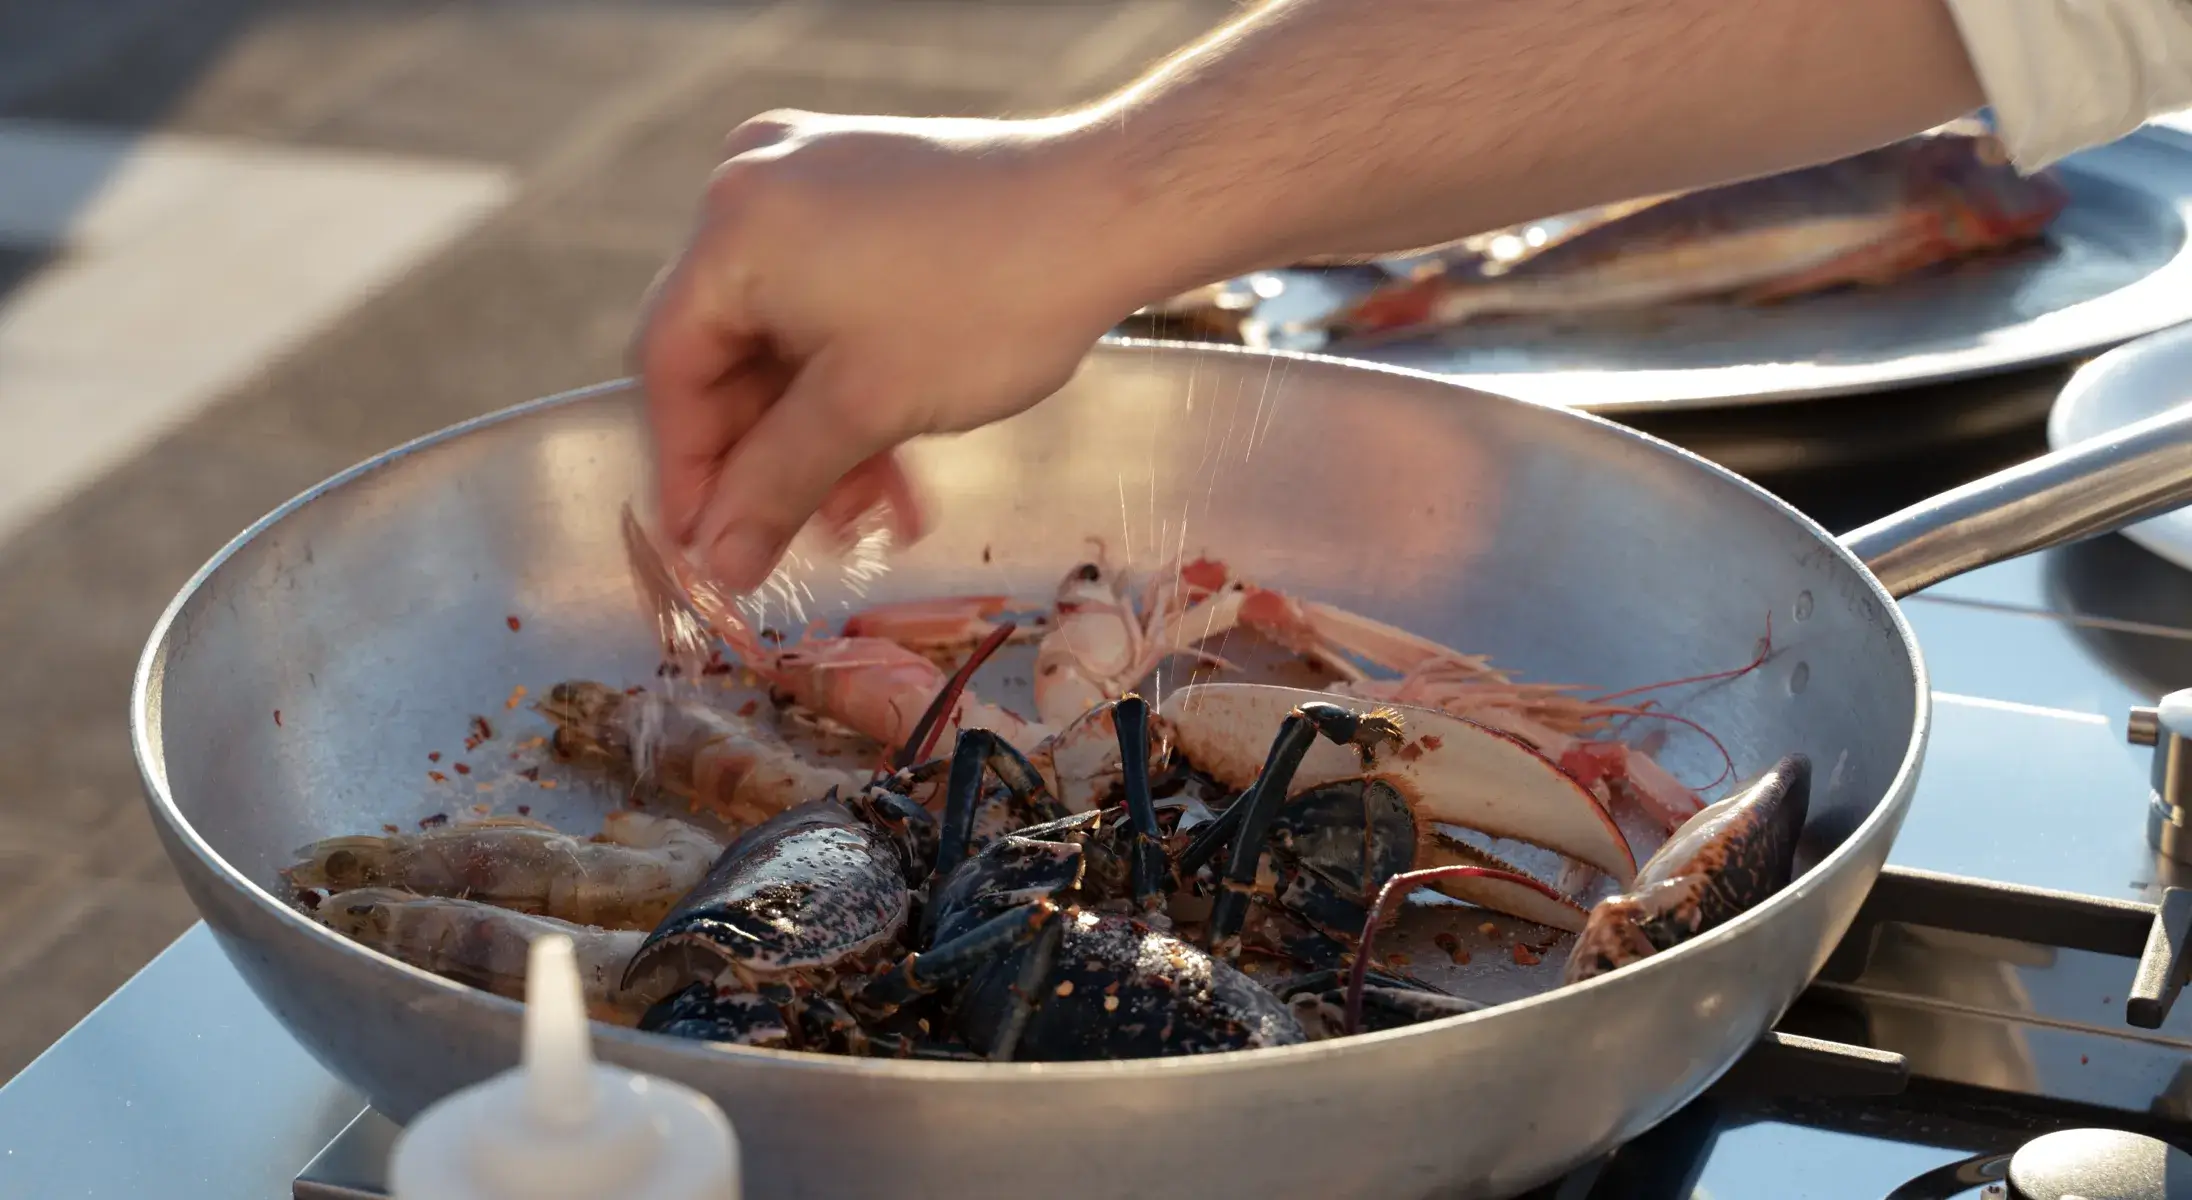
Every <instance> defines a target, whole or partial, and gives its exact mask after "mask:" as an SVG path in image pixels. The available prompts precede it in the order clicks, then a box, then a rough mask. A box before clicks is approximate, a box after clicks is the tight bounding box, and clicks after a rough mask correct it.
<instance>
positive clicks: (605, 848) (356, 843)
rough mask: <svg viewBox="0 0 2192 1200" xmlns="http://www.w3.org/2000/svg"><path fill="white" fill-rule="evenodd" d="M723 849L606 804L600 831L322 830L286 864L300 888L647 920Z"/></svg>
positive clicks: (613, 924)
mask: <svg viewBox="0 0 2192 1200" xmlns="http://www.w3.org/2000/svg"><path fill="white" fill-rule="evenodd" d="M721 851H722V846H721V845H720V844H719V843H718V842H717V841H716V840H715V839H714V838H713V837H711V836H709V835H708V834H707V833H706V832H705V831H704V830H701V829H698V828H696V827H694V826H692V825H688V824H686V823H685V822H683V821H675V820H671V819H669V818H666V817H653V816H648V815H646V814H644V813H636V812H618V813H612V814H610V815H609V816H608V818H607V819H605V820H604V821H603V823H602V832H601V834H600V836H599V837H597V838H583V837H578V836H575V835H572V834H568V833H563V832H561V831H559V830H557V829H555V828H554V827H552V826H549V825H544V824H541V823H539V822H537V821H530V820H525V819H522V818H515V817H491V818H487V819H485V820H481V821H474V822H465V823H460V824H452V825H445V826H442V827H440V828H436V829H429V830H425V831H423V832H420V833H408V834H391V835H389V836H386V837H367V836H358V837H335V838H327V839H325V840H322V841H318V842H314V843H313V844H312V845H310V846H306V847H305V848H304V849H302V850H300V851H298V854H299V856H300V857H301V858H302V859H303V861H302V862H299V863H298V864H297V865H295V866H292V867H290V868H289V869H288V870H287V871H285V872H284V874H285V875H286V876H287V878H288V880H289V882H290V884H291V885H292V886H293V887H298V888H324V889H327V890H329V891H334V892H347V891H352V890H354V889H358V888H379V887H391V888H400V889H402V890H403V891H405V892H410V893H415V894H419V895H423V896H440V897H465V898H468V899H471V900H477V901H480V902H483V903H486V904H492V905H495V906H498V907H500V908H507V909H513V910H516V911H520V912H526V913H537V914H545V915H548V916H552V917H556V918H559V919H561V920H565V921H572V922H576V923H579V924H583V925H598V926H603V927H606V928H612V929H644V928H646V927H648V926H650V925H652V924H654V923H655V922H656V921H658V920H660V919H661V917H662V914H663V913H665V912H668V911H669V908H670V905H671V904H673V903H675V902H676V900H677V898H678V897H679V896H681V895H683V894H684V893H685V892H686V890H687V889H689V888H691V887H692V886H693V884H694V883H695V882H697V881H698V880H699V879H700V877H701V875H702V873H704V872H705V871H706V870H707V869H708V864H709V863H710V862H712V861H714V859H715V856H716V855H717V854H718V853H720V852H721ZM521 957H522V956H521Z"/></svg>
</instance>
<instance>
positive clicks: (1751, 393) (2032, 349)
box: [1257, 114, 2192, 413]
mask: <svg viewBox="0 0 2192 1200" xmlns="http://www.w3.org/2000/svg"><path fill="white" fill-rule="evenodd" d="M2059 169H2060V171H2061V173H2062V175H2063V178H2064V182H2065V184H2066V185H2067V186H2068V187H2069V189H2070V192H2071V197H2072V198H2071V204H2070V207H2069V208H2068V209H2067V210H2066V211H2065V212H2064V213H2063V215H2062V216H2061V217H2060V218H2058V219H2057V221H2056V223H2055V225H2054V227H2053V228H2052V229H2051V230H2050V231H2049V232H2050V241H2049V243H2048V244H2047V245H2045V246H2040V247H2033V248H2031V249H2028V250H2022V251H2017V252H2013V253H2011V254H2008V255H2005V256H2001V257H1999V258H1994V259H1990V260H1980V261H1974V262H1968V263H1963V264H1959V265H1957V266H1954V267H1951V268H1948V269H1946V270H1942V271H1939V272H1934V273H1928V274H1926V275H1924V276H1921V277H1919V278H1916V279H1913V280H1910V281H1908V282H1906V283H1903V284H1900V285H1898V286H1896V287H1893V288H1887V289H1875V290H1861V291H1860V290H1851V291H1846V292H1840V293H1834V294H1829V295H1823V296H1816V297H1811V298H1807V299H1803V300H1798V301H1792V302H1790V303H1787V304H1783V305H1779V306H1772V307H1757V308H1750V307H1737V306H1733V305H1725V304H1695V305H1686V306H1680V307H1670V308H1666V309H1660V310H1655V311H1652V312H1650V313H1646V314H1636V315H1623V316H1621V317H1618V318H1612V319H1594V320H1591V321H1588V322H1580V321H1579V322H1570V323H1566V324H1555V323H1553V322H1550V321H1540V320H1532V319H1509V320H1502V321H1497V322H1487V323H1485V324H1483V325H1479V326H1474V327H1467V328H1463V329H1457V330H1452V331H1449V332H1446V333H1443V334H1439V335H1434V336H1432V337H1428V338H1424V339H1419V340H1416V341H1411V342H1407V343H1396V344H1392V345H1386V346H1378V347H1374V348H1365V349H1363V350H1360V351H1348V350H1346V349H1345V348H1344V347H1341V348H1324V347H1321V346H1318V345H1314V344H1296V343H1291V342H1285V341H1282V342H1280V343H1278V344H1279V345H1280V346H1281V347H1283V348H1287V349H1295V350H1307V351H1311V352H1315V353H1319V354H1327V355H1331V356H1333V357H1339V358H1353V359H1358V360H1361V361H1367V362H1378V363H1387V364H1391V365H1395V366H1402V367H1409V368H1413V369H1415V370H1420V371H1428V372H1431V373H1434V374H1438V375H1443V376H1446V377H1447V378H1449V379H1452V380H1453V381H1454V382H1456V383H1461V384H1466V385H1467V386H1470V387H1474V388H1479V389H1482V390H1484V391H1490V392H1498V393H1501V394H1504V395H1509V396H1514V397H1516V398H1518V399H1523V400H1531V401H1535V402H1539V403H1546V404H1556V405H1562V406H1566V407H1571V408H1577V409H1581V410H1584V411H1588V412H1598V413H1623V412H1643V411H1674V410H1680V409H1710V408H1727V407H1735V406H1745V405H1757V404H1768V403H1777V402H1785V401H1790V400H1799V399H1808V398H1816V397H1823V396H1837V395H1848V394H1852V393H1859V392H1873V391H1882V390H1887V389H1891V388H1898V387H1907V386H1911V385H1916V384H1926V383H1939V382H1943V381H1947V380H1952V379H1960V378H1968V377H1972V376H1977V375H1985V374H1991V373H1994V372H2000V371H2008V370H2013V369H2017V368H2027V367H2034V366H2040V365H2044V364H2048V363H2054V362H2061V361H2064V360H2067V359H2074V358H2079V357H2082V356H2086V355H2090V354H2094V353H2098V352H2100V351H2102V350H2106V349H2108V348H2110V347H2112V346H2115V345H2117V344H2119V343H2121V342H2124V341H2128V340H2130V339H2132V338H2135V337H2139V336H2142V335H2144V334H2148V333H2152V332H2155V331H2157V330H2160V329H2165V328H2168V327H2169V326H2172V325H2176V324H2179V323H2182V322H2185V321H2192V241H2188V239H2187V236H2186V230H2187V228H2188V227H2192V115H2187V114H2177V115H2175V116H2173V117H2172V118H2169V119H2168V120H2167V121H2166V122H2156V123H2153V124H2149V125H2147V126H2145V127H2144V128H2142V129H2140V130H2138V131H2137V132H2135V133H2133V134H2131V135H2129V136H2128V137H2125V138H2123V139H2121V140H2119V141H2117V142H2114V143H2112V144H2109V145H2106V146H2102V147H2098V148H2096V149H2093V150H2088V151H2085V152H2083V153H2080V154H2077V155H2074V156H2072V157H2070V158H2069V159H2066V160H2065V161H2064V162H2063V163H2062V164H2060V167H2059ZM1270 274H1273V275H1275V276H1277V277H1278V279H1279V280H1280V281H1281V282H1282V283H1283V284H1284V290H1283V291H1281V292H1280V294H1279V295H1277V296H1275V297H1272V298H1269V299H1267V300H1265V301H1263V302H1262V304H1260V305H1259V306H1258V309H1257V315H1258V316H1259V317H1262V318H1264V319H1266V320H1268V321H1270V322H1271V323H1272V325H1273V326H1275V327H1276V326H1279V325H1283V324H1284V323H1285V322H1287V321H1290V320H1297V319H1300V318H1301V317H1303V316H1307V315H1312V314H1315V313H1319V312H1323V311H1326V310H1327V309H1328V308H1329V307H1330V306H1331V305H1333V304H1334V303H1336V302H1338V301H1339V300H1340V299H1341V298H1342V297H1343V296H1345V295H1348V294H1351V285H1350V284H1349V283H1348V282H1347V281H1348V279H1349V278H1350V276H1349V275H1348V274H1347V273H1345V272H1306V271H1280V272H1271V273H1270ZM1355 278H1357V279H1358V280H1359V279H1360V278H1361V277H1360V276H1356V277H1355ZM1352 286H1359V284H1357V285H1352Z"/></svg>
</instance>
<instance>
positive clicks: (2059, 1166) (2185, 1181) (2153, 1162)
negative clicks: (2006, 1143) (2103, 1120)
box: [2009, 1129, 2192, 1200]
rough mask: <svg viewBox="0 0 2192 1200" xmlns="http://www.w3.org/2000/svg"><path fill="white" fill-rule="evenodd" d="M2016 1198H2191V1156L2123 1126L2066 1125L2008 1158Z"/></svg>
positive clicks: (2057, 1199)
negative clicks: (2079, 1126)
mask: <svg viewBox="0 0 2192 1200" xmlns="http://www.w3.org/2000/svg"><path fill="white" fill-rule="evenodd" d="M2009 1194H2010V1196H2012V1197H2014V1198H2015V1200H2183V1198H2185V1197H2192V1155H2188V1154H2186V1153H2185V1152H2184V1151H2182V1150H2179V1149H2177V1148H2176V1147H2175V1146H2172V1145H2170V1144H2169V1143H2167V1142H2164V1141H2158V1140H2156V1139H2154V1138H2150V1137H2144V1136H2141V1135H2139V1134H2136V1133H2126V1132H2124V1131H2122V1130H2120V1129H2064V1130H2059V1131H2057V1132H2055V1133H2050V1134H2045V1135H2042V1136H2040V1137H2036V1138H2034V1139H2032V1140H2031V1141H2029V1142H2026V1143H2025V1144H2024V1145H2023V1146H2020V1147H2018V1149H2017V1152H2016V1153H2015V1154H2013V1155H2011V1156H2010V1158H2009Z"/></svg>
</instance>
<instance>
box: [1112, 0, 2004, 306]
mask: <svg viewBox="0 0 2192 1200" xmlns="http://www.w3.org/2000/svg"><path fill="white" fill-rule="evenodd" d="M1982 102H1983V101H1982V97H1981V93H1980V89H1979V85H1978V83H1977V81H1976V80H1975V78H1974V77H1973V74H1972V69H1971V66H1970V63H1969V61H1968V59H1967V57H1966V55H1965V52H1964V48H1963V44H1962V42H1961V41H1960V39H1959V37H1958V33H1957V29H1956V26H1955V24H1954V23H1953V22H1952V21H1951V20H1950V18H1949V15H1948V13H1947V11H1946V10H1945V9H1944V8H1943V7H1942V5H1941V3H1940V2H1939V0H1833V2H1832V3H1820V2H1819V0H1374V2H1373V0H1278V2H1277V3H1274V4H1271V5H1269V6H1268V7H1265V8H1263V9H1261V10H1259V11H1257V12H1256V13H1254V14H1252V15H1250V16H1249V17H1247V18H1245V19H1243V20H1242V21H1240V22H1237V23H1235V24H1234V25H1232V26H1230V27H1228V28H1226V29H1223V30H1220V31H1219V32H1217V33H1216V34H1214V35H1212V36H1211V37H1210V38H1208V39H1206V40H1205V41H1203V42H1202V43H1200V44H1198V45H1197V46H1195V47H1192V48H1190V49H1189V50H1187V51H1184V52H1183V53H1181V54H1180V55H1178V56H1175V57H1174V58H1173V59H1172V60H1170V61H1169V62H1167V63H1166V64H1165V65H1163V66H1162V67H1160V68H1159V69H1158V70H1156V71H1155V72H1153V73H1152V74H1151V75H1150V76H1148V77H1146V78H1145V79H1144V80H1143V81H1142V82H1140V83H1138V84H1137V85H1135V86H1134V87H1132V88H1130V89H1128V90H1127V91H1125V92H1123V93H1121V94H1119V95H1117V96H1115V97H1113V98H1111V99H1110V100H1107V101H1106V102H1104V103H1103V104H1101V105H1099V106H1097V107H1096V108H1094V109H1091V110H1088V111H1087V112H1085V113H1083V114H1080V115H1079V117H1078V119H1079V120H1080V121H1081V122H1082V126H1081V127H1082V128H1083V130H1084V135H1083V140H1084V141H1085V142H1086V143H1087V144H1089V145H1090V146H1091V147H1092V148H1093V153H1092V154H1091V158H1092V159H1093V160H1096V161H1101V162H1104V163H1106V164H1108V167H1109V170H1110V173H1111V180H1110V186H1114V187H1118V188H1120V189H1122V190H1123V193H1124V199H1125V201H1126V205H1127V211H1130V212H1132V213H1133V214H1135V215H1134V216H1133V217H1132V218H1131V220H1130V221H1129V222H1127V223H1128V224H1130V225H1131V226H1132V228H1133V232H1134V234H1135V237H1136V238H1137V239H1138V240H1139V241H1140V242H1141V243H1143V244H1144V245H1147V246H1148V247H1149V249H1148V250H1147V251H1145V252H1142V253H1138V254H1136V255H1135V257H1136V259H1137V260H1138V261H1142V262H1148V263H1151V264H1162V266H1161V267H1157V266H1153V267H1152V269H1151V273H1150V274H1151V277H1150V278H1148V279H1147V280H1146V281H1144V284H1143V286H1144V287H1145V288H1146V289H1154V290H1160V291H1161V290H1170V289H1175V288H1180V287H1186V286H1192V285H1194V284H1196V283H1201V282H1206V281H1208V280H1211V279H1217V278H1224V277H1228V276H1232V275H1236V274H1239V273H1241V272H1244V271H1248V270H1253V269H1256V268H1260V267H1270V266H1277V265H1282V264H1284V263H1286V262H1289V261H1295V260H1298V259H1301V258H1304V257H1308V256H1311V255H1327V254H1369V253H1375V252H1380V251H1393V250H1401V249H1407V248H1411V247H1416V246H1423V245H1429V244H1434V243H1437V242H1442V241H1446V240H1450V239H1452V238H1455V237H1460V236H1465V235H1468V234H1471V233H1477V232H1481V231H1483V230H1486V229H1491V228H1496V227H1499V226H1502V225H1505V224H1509V223H1511V222H1515V221H1520V220H1527V219H1529V218H1532V217H1540V216H1546V215H1550V214H1553V213H1558V212H1565V211H1569V210H1573V209H1577V208H1582V207H1586V206H1588V205H1592V204H1598V203H1604V202H1608V201H1612V200H1619V199H1626V198H1630V197H1634V196H1642V195H1649V194H1652V193H1655V192H1660V191H1669V190H1676V189H1683V188H1691V187H1698V186H1704V185H1708V184H1712V183H1718V182H1723V181H1726V180H1729V179H1734V178H1741V177H1747V176H1752V175H1758V174H1764V173H1768V172H1772V171H1778V170H1784V169H1788V168H1792V167H1796V166H1801V165H1806V164H1809V163H1813V162H1820V161H1824V160H1827V159H1830V158H1835V157H1839V156H1841V155H1844V154H1850V153H1855V152H1857V151H1860V150H1863V149H1866V148H1869V147H1871V146H1875V145H1879V144H1882V143H1885V142H1888V141H1893V140H1895V139H1897V138H1900V137H1904V136H1907V135H1909V134H1913V133H1917V132H1919V131H1921V130H1924V129H1927V128H1930V127H1931V126H1933V125H1936V124H1939V123H1941V122H1943V121H1946V120H1949V119H1951V118H1954V117H1956V116H1958V115H1960V114H1963V113H1967V112H1969V111H1971V110H1973V109H1975V108H1977V107H1978V106H1979V105H1980V104H1981V103H1982ZM1159 274H1161V275H1163V276H1164V277H1163V278H1161V279H1160V278H1156V277H1155V276H1156V275H1159ZM1147 298H1154V297H1147Z"/></svg>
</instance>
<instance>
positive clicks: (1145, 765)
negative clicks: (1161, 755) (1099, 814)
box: [1111, 693, 1166, 913]
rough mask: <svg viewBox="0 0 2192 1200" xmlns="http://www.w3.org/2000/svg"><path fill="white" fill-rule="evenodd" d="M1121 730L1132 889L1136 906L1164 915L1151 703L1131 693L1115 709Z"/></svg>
mask: <svg viewBox="0 0 2192 1200" xmlns="http://www.w3.org/2000/svg"><path fill="white" fill-rule="evenodd" d="M1111 719H1112V724H1114V725H1116V726H1117V727H1118V730H1119V762H1120V766H1121V768H1122V769H1123V771H1124V772H1125V779H1126V819H1127V829H1128V833H1129V836H1130V838H1131V840H1130V842H1129V843H1128V849H1127V872H1128V881H1129V886H1131V887H1132V889H1133V892H1134V906H1135V907H1136V908H1139V909H1140V910H1142V911H1143V912H1144V913H1156V912H1161V911H1163V909H1164V903H1165V874H1166V871H1165V852H1164V844H1163V843H1162V842H1161V841H1160V840H1159V839H1158V834H1157V802H1156V801H1155V800H1154V799H1152V798H1151V797H1150V794H1149V702H1148V701H1146V700H1143V699H1142V698H1141V697H1140V696H1136V695H1133V694H1131V693H1130V694H1128V695H1125V696H1122V697H1120V698H1119V700H1118V702H1117V703H1116V704H1115V705H1114V706H1113V708H1112V716H1111Z"/></svg>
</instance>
